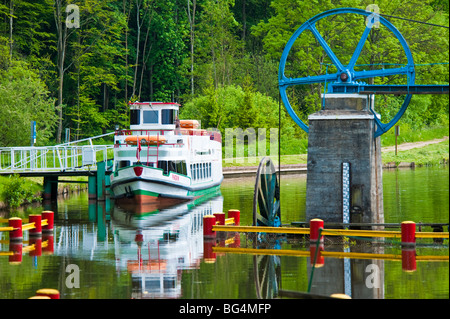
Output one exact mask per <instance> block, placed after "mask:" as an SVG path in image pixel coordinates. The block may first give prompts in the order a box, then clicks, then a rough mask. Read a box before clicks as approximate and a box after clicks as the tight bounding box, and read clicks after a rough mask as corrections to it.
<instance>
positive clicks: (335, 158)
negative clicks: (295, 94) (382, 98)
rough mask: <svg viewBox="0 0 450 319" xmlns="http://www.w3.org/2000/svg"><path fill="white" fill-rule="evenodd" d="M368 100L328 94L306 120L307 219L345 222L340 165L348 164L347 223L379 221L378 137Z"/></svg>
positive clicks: (380, 211)
mask: <svg viewBox="0 0 450 319" xmlns="http://www.w3.org/2000/svg"><path fill="white" fill-rule="evenodd" d="M369 103H372V100H371V99H370V97H369V96H366V95H359V94H345V95H344V94H327V95H326V98H325V107H324V109H323V110H321V111H319V112H316V113H314V114H311V115H310V116H309V118H308V120H309V137H308V164H307V169H308V170H307V172H308V173H307V184H306V185H307V189H306V222H309V221H310V220H311V219H313V218H320V219H323V220H324V222H325V223H327V222H337V223H342V222H343V182H342V173H343V172H342V171H343V169H342V166H343V165H342V164H343V163H349V164H350V165H349V166H350V187H349V188H350V222H364V223H383V222H384V214H383V184H382V163H381V145H380V138H379V137H377V138H374V132H375V129H376V127H375V122H374V115H373V113H372V112H371V111H370V110H369Z"/></svg>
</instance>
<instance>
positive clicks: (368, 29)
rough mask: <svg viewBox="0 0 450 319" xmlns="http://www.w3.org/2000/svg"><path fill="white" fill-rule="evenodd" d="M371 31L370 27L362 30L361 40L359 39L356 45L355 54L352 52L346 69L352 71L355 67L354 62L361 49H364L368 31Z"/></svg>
mask: <svg viewBox="0 0 450 319" xmlns="http://www.w3.org/2000/svg"><path fill="white" fill-rule="evenodd" d="M371 29H372V25H370V26H368V27H366V29H365V30H364V32H363V34H362V36H361V39H359V42H358V45H357V46H356V49H355V52H353V55H352V58H351V59H350V62H349V64H348V66H347V68H348V69H350V70H353V68H354V67H355V64H356V61H357V60H358V58H359V55H360V54H361V51H362V48H363V47H364V43H366V40H367V37H368V36H369V33H370V30H371Z"/></svg>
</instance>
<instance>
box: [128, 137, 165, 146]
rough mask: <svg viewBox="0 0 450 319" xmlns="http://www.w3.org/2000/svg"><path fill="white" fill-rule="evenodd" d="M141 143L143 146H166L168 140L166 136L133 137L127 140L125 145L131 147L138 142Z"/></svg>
mask: <svg viewBox="0 0 450 319" xmlns="http://www.w3.org/2000/svg"><path fill="white" fill-rule="evenodd" d="M138 139H139V141H140V142H141V145H147V144H150V145H156V144H164V143H166V142H167V139H166V137H165V136H162V135H159V136H158V135H140V136H137V135H133V136H129V137H127V138H125V143H127V144H129V145H137V141H138Z"/></svg>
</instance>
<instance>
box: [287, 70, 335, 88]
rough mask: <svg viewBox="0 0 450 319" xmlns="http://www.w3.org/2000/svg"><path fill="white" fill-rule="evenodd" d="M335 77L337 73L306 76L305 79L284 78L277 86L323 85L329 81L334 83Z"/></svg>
mask: <svg viewBox="0 0 450 319" xmlns="http://www.w3.org/2000/svg"><path fill="white" fill-rule="evenodd" d="M337 77H338V75H337V73H333V74H324V75H314V76H307V77H303V78H295V79H289V78H286V77H285V78H284V79H282V80H280V81H279V85H281V86H283V85H285V86H291V85H302V84H313V83H324V82H329V81H336V79H337Z"/></svg>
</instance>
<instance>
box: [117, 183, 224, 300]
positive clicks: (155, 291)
mask: <svg viewBox="0 0 450 319" xmlns="http://www.w3.org/2000/svg"><path fill="white" fill-rule="evenodd" d="M222 210H223V197H222V195H221V193H220V189H219V190H218V191H217V192H215V193H212V194H210V195H209V196H203V197H202V198H200V199H197V200H193V201H189V202H184V203H181V204H178V205H175V206H171V207H164V208H162V209H156V208H155V207H151V209H149V210H147V211H146V209H145V206H142V205H140V206H135V207H133V206H131V205H130V206H127V207H121V206H118V205H115V206H114V207H113V210H112V213H111V226H112V229H113V232H114V237H115V238H114V242H115V254H116V266H117V267H119V268H121V269H127V270H128V272H129V273H131V278H132V293H131V297H132V298H137V299H141V298H179V297H181V295H182V292H181V274H182V271H183V270H185V269H193V268H197V267H199V265H200V261H201V259H202V257H203V216H205V215H211V214H213V213H217V212H222Z"/></svg>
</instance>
